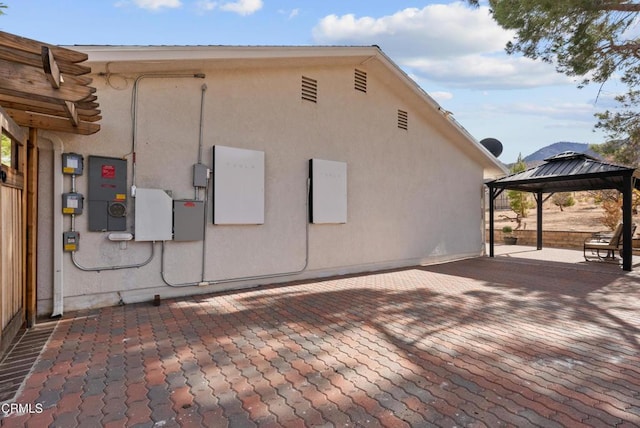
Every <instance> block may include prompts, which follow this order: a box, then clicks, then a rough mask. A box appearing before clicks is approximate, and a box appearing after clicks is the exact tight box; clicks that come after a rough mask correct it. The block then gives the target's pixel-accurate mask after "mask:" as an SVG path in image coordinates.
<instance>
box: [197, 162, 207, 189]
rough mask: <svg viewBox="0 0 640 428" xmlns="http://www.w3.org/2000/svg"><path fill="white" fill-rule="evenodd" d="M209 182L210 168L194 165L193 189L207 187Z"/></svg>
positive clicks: (199, 164)
mask: <svg viewBox="0 0 640 428" xmlns="http://www.w3.org/2000/svg"><path fill="white" fill-rule="evenodd" d="M208 181H209V168H208V167H207V166H206V165H203V164H201V163H197V164H195V165H193V187H207V182H208Z"/></svg>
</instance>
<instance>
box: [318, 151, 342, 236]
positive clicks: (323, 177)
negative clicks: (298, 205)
mask: <svg viewBox="0 0 640 428" xmlns="http://www.w3.org/2000/svg"><path fill="white" fill-rule="evenodd" d="M309 176H310V177H311V194H310V196H309V221H311V223H314V224H319V223H346V222H347V164H346V162H337V161H328V160H322V159H311V160H309Z"/></svg>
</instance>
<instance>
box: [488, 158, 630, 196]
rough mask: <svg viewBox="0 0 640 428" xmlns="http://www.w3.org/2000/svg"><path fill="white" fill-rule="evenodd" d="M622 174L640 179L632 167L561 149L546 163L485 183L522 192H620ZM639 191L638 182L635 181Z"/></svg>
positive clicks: (623, 176)
mask: <svg viewBox="0 0 640 428" xmlns="http://www.w3.org/2000/svg"><path fill="white" fill-rule="evenodd" d="M625 177H627V178H628V177H634V178H640V174H639V173H638V172H637V171H636V169H634V168H629V167H625V166H620V165H614V164H610V163H606V162H602V161H600V160H598V159H596V158H594V157H592V156H589V155H586V154H583V153H575V152H564V153H560V154H558V155H555V156H553V157H550V158H547V159H545V163H543V164H540V165H538V166H536V167H533V168H530V169H527V170H526V171H522V172H518V173H515V174H511V175H508V176H506V177H502V178H499V179H497V180H493V181H490V182H488V183H487V186H489V187H490V188H497V189H511V190H521V191H525V192H542V193H554V192H575V191H584V190H604V189H617V190H620V191H621V192H622V186H623V182H624V178H625ZM634 187H635V188H637V189H639V190H640V181H638V182H634Z"/></svg>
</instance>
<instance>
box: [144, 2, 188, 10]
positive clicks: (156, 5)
mask: <svg viewBox="0 0 640 428" xmlns="http://www.w3.org/2000/svg"><path fill="white" fill-rule="evenodd" d="M133 3H134V4H135V5H136V6H138V7H139V8H140V9H148V10H159V9H164V8H168V9H176V8H179V7H182V2H181V1H180V0H133Z"/></svg>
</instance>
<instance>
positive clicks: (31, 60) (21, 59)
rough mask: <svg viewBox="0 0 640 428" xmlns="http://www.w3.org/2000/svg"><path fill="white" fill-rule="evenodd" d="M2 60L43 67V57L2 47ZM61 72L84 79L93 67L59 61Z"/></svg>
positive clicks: (0, 47) (0, 52)
mask: <svg viewBox="0 0 640 428" xmlns="http://www.w3.org/2000/svg"><path fill="white" fill-rule="evenodd" d="M0 59H2V60H5V61H9V62H16V63H18V64H23V65H30V66H32V67H42V55H41V54H38V55H36V54H33V53H29V52H24V51H18V50H15V49H12V48H8V47H6V46H0ZM57 61H58V65H59V66H60V71H61V72H62V73H63V74H65V75H66V76H74V77H83V75H85V74H89V73H91V67H88V66H86V65H81V64H75V63H71V62H66V61H60V59H59V58H58V59H57Z"/></svg>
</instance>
